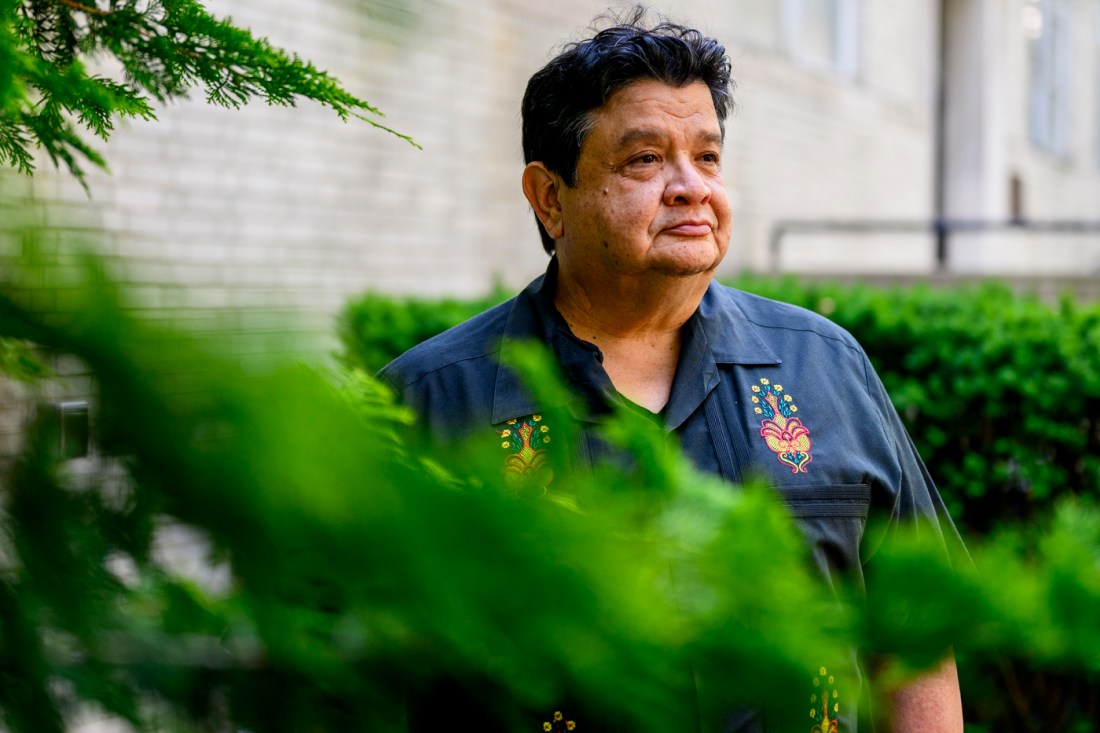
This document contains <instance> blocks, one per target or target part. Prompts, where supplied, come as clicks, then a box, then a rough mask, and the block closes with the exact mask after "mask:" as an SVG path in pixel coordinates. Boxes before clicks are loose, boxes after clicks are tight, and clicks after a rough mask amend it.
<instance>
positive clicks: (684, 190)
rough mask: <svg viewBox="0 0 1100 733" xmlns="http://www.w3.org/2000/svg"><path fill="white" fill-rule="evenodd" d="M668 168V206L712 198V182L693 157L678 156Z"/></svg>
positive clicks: (666, 202) (699, 201) (695, 202)
mask: <svg viewBox="0 0 1100 733" xmlns="http://www.w3.org/2000/svg"><path fill="white" fill-rule="evenodd" d="M667 170H668V171H669V175H668V179H667V181H666V182H665V204H666V205H667V206H677V205H683V204H700V203H706V201H707V200H708V199H709V198H710V193H711V191H710V184H709V182H708V181H707V179H706V177H705V176H704V174H703V172H702V171H700V170H699V169H698V168H697V167H696V166H695V162H694V161H692V160H691V159H689V158H687V157H686V156H685V157H681V158H677V159H676V161H675V162H674V164H673V165H671V166H669V167H668V168H667Z"/></svg>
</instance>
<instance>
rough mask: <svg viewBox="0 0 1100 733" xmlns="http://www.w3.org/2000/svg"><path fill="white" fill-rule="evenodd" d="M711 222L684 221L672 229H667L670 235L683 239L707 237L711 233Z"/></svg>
mask: <svg viewBox="0 0 1100 733" xmlns="http://www.w3.org/2000/svg"><path fill="white" fill-rule="evenodd" d="M711 229H712V228H711V225H710V222H707V221H702V220H691V221H682V222H679V223H677V224H674V225H672V226H670V227H665V231H666V232H668V233H669V234H675V235H678V236H681V237H705V236H706V235H708V234H710V233H711Z"/></svg>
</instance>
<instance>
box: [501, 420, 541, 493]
mask: <svg viewBox="0 0 1100 733" xmlns="http://www.w3.org/2000/svg"><path fill="white" fill-rule="evenodd" d="M497 434H498V435H499V436H500V437H501V438H502V441H501V444H500V447H501V448H503V449H504V450H506V451H508V455H507V457H506V458H505V459H504V480H505V483H507V484H509V485H516V483H518V482H522V483H527V482H532V481H533V482H534V483H535V484H536V485H537V486H538V487H539V488H543V489H545V488H546V487H547V486H549V485H550V482H551V481H553V479H554V471H553V469H551V468H550V466H549V465H547V457H546V444H547V443H549V442H550V427H549V426H548V425H543V424H542V415H531V416H530V417H524V418H518V419H515V418H514V419H512V420H509V421H508V422H507V423H506V424H505V426H504V429H503V430H498V431H497Z"/></svg>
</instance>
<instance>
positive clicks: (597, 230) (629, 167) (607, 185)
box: [556, 80, 731, 278]
mask: <svg viewBox="0 0 1100 733" xmlns="http://www.w3.org/2000/svg"><path fill="white" fill-rule="evenodd" d="M594 114H595V124H594V126H593V127H592V129H591V131H590V132H589V134H588V136H587V137H586V138H585V141H584V143H583V145H582V146H581V152H580V158H579V159H578V161H577V185H576V186H575V187H573V188H570V187H562V188H560V189H559V192H558V196H559V201H560V205H561V215H562V226H563V230H562V236H561V238H560V239H558V240H557V242H556V244H557V250H558V255H559V258H560V259H561V263H562V269H563V272H571V273H576V274H582V273H583V275H582V276H585V277H588V276H596V277H602V276H610V277H612V278H614V277H621V276H628V277H629V276H635V275H647V274H656V273H660V274H664V275H670V276H691V275H698V274H701V273H708V272H712V271H713V270H714V269H715V268H716V267H717V266H718V263H719V262H721V261H722V257H723V256H724V255H725V253H726V249H727V247H728V246H729V238H730V219H731V214H730V205H729V198H728V196H727V194H726V189H725V188H724V186H723V185H722V175H721V154H722V133H721V128H720V127H719V126H718V116H717V115H716V114H715V111H714V104H713V102H712V101H711V96H710V90H709V89H708V88H707V86H706V84H704V83H702V82H696V83H693V84H689V85H687V86H684V87H673V86H669V85H668V84H665V83H663V82H659V81H655V80H644V81H637V82H634V83H631V84H629V85H627V86H626V87H623V88H622V89H620V90H619V91H618V92H616V93H615V94H614V95H612V97H611V98H610V99H609V100H608V101H607V103H606V104H604V106H603V107H600V108H599V109H597V110H596V111H595V113H594Z"/></svg>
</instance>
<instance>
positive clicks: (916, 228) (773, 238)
mask: <svg viewBox="0 0 1100 733" xmlns="http://www.w3.org/2000/svg"><path fill="white" fill-rule="evenodd" d="M1002 231H1024V232H1041V233H1054V234H1098V235H1100V220H1088V219H1048V220H1032V219H1006V220H999V221H998V220H986V219H927V220H917V219H911V220H905V219H780V220H779V221H777V222H775V223H774V224H772V230H771V235H770V236H769V238H768V257H769V261H770V262H769V264H770V268H771V271H772V272H773V273H778V272H779V271H780V265H781V264H782V262H781V257H782V250H783V240H784V239H785V238H786V236H787V235H788V234H795V233H797V234H891V233H903V234H929V235H934V236H935V238H936V268H937V270H938V271H940V272H943V271H945V270H946V268H947V262H948V249H949V241H948V240H949V238H950V236H951V235H952V234H957V233H963V232H966V233H974V232H1002Z"/></svg>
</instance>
